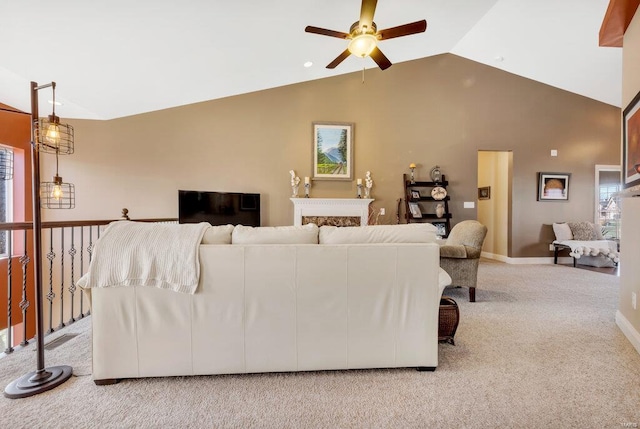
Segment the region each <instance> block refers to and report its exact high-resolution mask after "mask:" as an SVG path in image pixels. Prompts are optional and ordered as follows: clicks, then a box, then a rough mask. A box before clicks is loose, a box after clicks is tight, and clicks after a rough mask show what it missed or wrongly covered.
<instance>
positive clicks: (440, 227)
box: [433, 222, 447, 237]
mask: <svg viewBox="0 0 640 429" xmlns="http://www.w3.org/2000/svg"><path fill="white" fill-rule="evenodd" d="M433 226H435V227H436V235H437V236H439V237H444V236H446V235H447V225H446V224H444V223H437V222H434V223H433Z"/></svg>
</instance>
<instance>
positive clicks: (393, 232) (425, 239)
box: [319, 223, 437, 244]
mask: <svg viewBox="0 0 640 429" xmlns="http://www.w3.org/2000/svg"><path fill="white" fill-rule="evenodd" d="M436 231H437V229H436V227H435V226H433V225H432V224H430V223H412V224H406V225H367V226H353V227H337V226H328V225H323V226H321V227H320V236H319V238H320V244H363V243H435V242H436Z"/></svg>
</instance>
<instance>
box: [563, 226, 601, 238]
mask: <svg viewBox="0 0 640 429" xmlns="http://www.w3.org/2000/svg"><path fill="white" fill-rule="evenodd" d="M569 228H571V233H572V234H573V239H574V240H578V241H593V240H595V239H596V230H595V228H594V225H593V224H592V223H591V222H569Z"/></svg>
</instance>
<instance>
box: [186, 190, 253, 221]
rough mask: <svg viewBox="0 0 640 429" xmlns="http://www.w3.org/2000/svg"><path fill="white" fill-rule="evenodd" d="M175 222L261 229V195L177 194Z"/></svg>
mask: <svg viewBox="0 0 640 429" xmlns="http://www.w3.org/2000/svg"><path fill="white" fill-rule="evenodd" d="M178 222H179V223H198V222H209V223H210V224H211V225H227V224H232V225H246V226H260V194H245V193H239V192H207V191H178Z"/></svg>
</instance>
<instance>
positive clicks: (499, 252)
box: [478, 150, 513, 261]
mask: <svg viewBox="0 0 640 429" xmlns="http://www.w3.org/2000/svg"><path fill="white" fill-rule="evenodd" d="M512 166H513V152H511V151H494V150H479V151H478V221H479V222H480V223H482V224H484V225H486V227H487V237H486V239H485V241H484V246H483V247H482V256H484V257H487V258H491V259H497V260H501V261H507V260H508V258H509V254H510V242H511V183H512V178H513V174H512Z"/></svg>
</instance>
